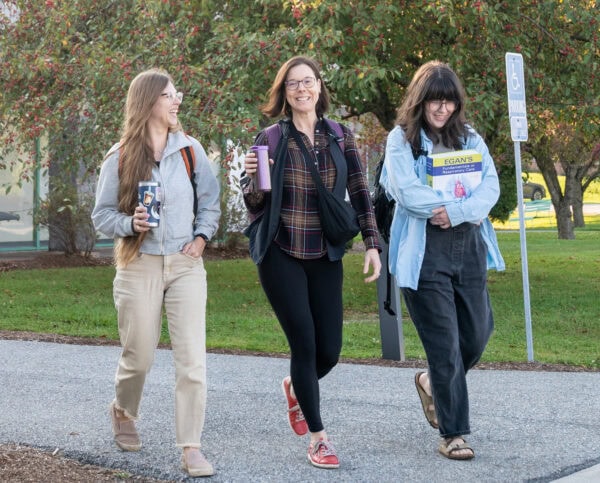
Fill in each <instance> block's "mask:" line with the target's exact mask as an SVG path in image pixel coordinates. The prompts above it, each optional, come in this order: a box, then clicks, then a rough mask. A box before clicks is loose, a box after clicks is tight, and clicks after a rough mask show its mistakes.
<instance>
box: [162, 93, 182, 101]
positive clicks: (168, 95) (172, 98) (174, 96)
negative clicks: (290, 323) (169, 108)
mask: <svg viewBox="0 0 600 483" xmlns="http://www.w3.org/2000/svg"><path fill="white" fill-rule="evenodd" d="M161 96H163V97H166V98H167V99H169V101H171V104H173V103H174V102H175V99H177V100H178V101H179V102H181V101H183V92H176V93H175V94H173V93H172V92H163V93H162V94H161Z"/></svg>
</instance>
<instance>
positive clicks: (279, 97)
mask: <svg viewBox="0 0 600 483" xmlns="http://www.w3.org/2000/svg"><path fill="white" fill-rule="evenodd" d="M298 65H307V66H308V67H310V69H311V70H312V71H313V73H314V75H315V79H317V81H321V93H320V94H319V100H318V101H317V105H316V106H315V109H316V111H317V117H322V116H323V114H325V113H326V112H327V109H329V92H327V87H326V86H325V83H324V82H323V78H322V77H321V74H320V72H319V65H318V64H317V62H316V61H315V60H313V59H311V58H310V57H304V56H302V55H298V56H296V57H292V58H291V59H290V60H288V61H287V62H286V63H285V64H283V65H282V66H281V67H280V68H279V70H278V71H277V75H276V76H275V80H274V81H273V85H272V86H271V88H270V89H269V100H268V101H267V103H266V104H265V105H263V106H262V107H261V111H262V112H263V113H264V114H265V115H267V116H269V117H279V116H281V115H285V116H287V117H290V118H291V117H292V109H291V107H290V106H289V105H288V104H287V102H285V81H286V78H287V75H288V72H289V71H290V70H291V69H293V68H294V67H296V66H298Z"/></svg>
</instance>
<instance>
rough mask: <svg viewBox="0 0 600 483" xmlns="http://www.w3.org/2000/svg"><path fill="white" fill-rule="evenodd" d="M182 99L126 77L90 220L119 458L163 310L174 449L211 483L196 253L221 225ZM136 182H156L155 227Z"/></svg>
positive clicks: (150, 76)
mask: <svg viewBox="0 0 600 483" xmlns="http://www.w3.org/2000/svg"><path fill="white" fill-rule="evenodd" d="M182 100H183V95H182V94H181V93H180V92H177V91H176V89H175V86H174V85H173V80H172V79H171V77H170V76H169V75H168V74H167V73H166V72H164V71H162V70H158V69H152V70H148V71H145V72H142V73H140V74H139V75H137V76H136V77H135V79H133V81H132V82H131V85H130V86H129V92H128V93H127V100H126V103H125V121H124V125H123V133H122V136H121V140H120V142H119V143H117V144H115V145H114V146H113V147H112V148H111V149H110V150H109V152H108V154H107V155H106V157H105V159H104V162H103V164H102V168H101V170H100V177H99V180H98V187H97V191H96V204H95V207H94V210H93V212H92V219H93V222H94V225H95V227H96V229H97V230H99V231H100V232H102V233H104V234H105V235H107V236H108V237H110V238H114V240H115V248H114V252H115V253H114V258H115V265H116V275H115V279H114V283H113V298H114V302H115V306H116V308H117V318H118V324H119V337H120V339H121V345H122V352H121V356H120V359H119V363H118V366H117V371H116V375H115V398H114V400H113V402H112V403H111V405H110V416H111V421H112V429H113V433H114V441H115V444H116V445H117V446H118V447H119V448H120V449H121V450H123V451H138V450H139V449H140V448H141V446H142V443H141V440H140V437H139V435H138V432H137V430H136V427H135V420H136V419H137V418H138V414H139V408H140V402H141V398H142V392H143V388H144V382H145V380H146V375H147V374H148V372H149V371H150V368H151V366H152V362H153V360H154V351H155V349H156V347H157V345H158V342H159V339H160V335H161V325H162V313H163V305H164V309H165V313H166V316H167V322H168V327H169V335H170V338H171V346H172V349H173V357H174V360H175V425H176V445H177V446H178V447H180V448H182V449H183V454H182V467H183V469H184V470H185V471H187V473H188V474H189V475H191V476H209V475H212V474H213V473H214V470H213V467H212V465H211V464H210V463H209V462H208V461H207V460H206V459H205V458H204V456H203V454H202V453H201V452H200V438H201V435H202V429H203V426H204V415H205V408H206V394H207V391H206V347H205V345H206V335H205V327H206V325H205V320H206V317H205V311H206V271H205V270H204V263H203V260H202V255H203V253H204V249H205V247H206V243H207V241H208V240H209V239H210V238H211V237H212V236H213V235H214V234H215V232H216V230H217V226H218V222H219V216H220V204H219V184H218V182H217V179H216V177H215V176H214V175H213V173H212V170H211V166H210V162H209V160H208V157H207V156H206V153H205V151H204V149H203V147H202V146H201V144H200V143H199V142H198V141H197V140H196V139H194V138H192V137H190V136H187V135H186V134H185V133H184V132H183V130H182V127H181V124H180V123H179V120H178V112H179V107H180V106H181V102H182ZM184 156H185V157H186V158H187V160H188V161H190V162H189V163H188V162H187V161H186V160H185V158H184ZM194 160H195V161H194ZM188 167H189V173H188ZM141 181H157V182H159V183H160V207H159V210H160V211H159V223H158V226H155V225H154V224H152V225H151V224H150V223H149V222H148V216H149V214H148V212H147V209H146V207H145V206H144V205H143V204H142V203H140V202H138V183H139V182H141ZM156 195H158V192H157V194H156ZM157 198H158V196H157ZM153 214H155V213H153Z"/></svg>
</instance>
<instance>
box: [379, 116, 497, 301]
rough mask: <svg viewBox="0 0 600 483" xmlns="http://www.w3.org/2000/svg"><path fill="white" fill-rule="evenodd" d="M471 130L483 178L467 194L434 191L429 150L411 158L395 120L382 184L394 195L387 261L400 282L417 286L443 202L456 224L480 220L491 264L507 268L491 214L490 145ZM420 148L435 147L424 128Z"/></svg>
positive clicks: (494, 175)
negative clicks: (428, 231) (430, 228)
mask: <svg viewBox="0 0 600 483" xmlns="http://www.w3.org/2000/svg"><path fill="white" fill-rule="evenodd" d="M469 132H470V135H469V136H468V138H467V140H466V143H465V144H464V145H463V149H475V150H476V151H478V152H480V153H481V154H482V173H481V178H482V179H481V183H480V184H479V186H477V187H476V188H475V189H474V190H473V192H472V193H471V195H470V196H469V197H468V198H461V199H456V198H454V197H453V196H451V194H444V193H442V192H441V191H436V190H434V189H433V188H431V187H429V186H428V185H427V173H426V163H427V157H426V156H425V155H421V156H419V158H418V159H416V160H415V159H414V158H413V154H412V150H411V147H410V144H409V143H408V142H407V141H406V138H405V136H404V131H403V130H402V128H401V127H400V126H396V127H395V128H394V129H392V131H390V133H389V135H388V138H387V145H386V151H385V161H384V164H383V169H382V171H381V180H380V183H381V185H382V186H383V187H384V188H385V190H386V192H387V195H388V197H390V198H393V199H394V200H395V201H396V208H395V211H394V220H393V221H392V227H391V232H390V246H389V255H388V263H389V268H390V272H391V273H392V274H393V275H394V277H395V278H396V284H397V285H398V286H399V287H408V288H412V289H414V290H416V289H417V286H418V283H419V274H420V272H421V266H422V264H423V257H424V255H425V236H426V235H425V228H426V223H427V219H428V218H431V217H432V216H433V213H432V210H433V209H434V208H438V207H440V206H445V207H446V211H447V213H448V217H449V218H450V223H451V224H452V226H457V225H460V224H461V223H465V222H468V223H474V224H479V226H480V228H481V234H482V236H483V239H484V241H485V243H486V245H487V248H488V256H487V262H488V269H489V268H495V269H496V270H504V268H505V266H504V260H503V258H502V255H501V254H500V249H499V248H498V241H497V239H496V233H495V232H494V228H493V227H492V224H491V222H490V220H489V219H488V214H489V212H490V210H491V209H492V207H493V206H494V205H495V204H496V202H497V201H498V197H499V196H500V185H499V183H498V174H497V173H496V168H495V167H494V162H493V160H492V157H491V156H490V153H489V151H488V148H487V146H486V144H485V142H484V141H483V139H482V138H481V136H480V135H479V134H477V133H476V132H475V131H474V130H473V129H471V128H469ZM421 139H422V146H421V147H422V149H423V150H425V151H427V152H428V153H431V152H432V150H433V143H432V141H431V140H430V139H429V138H428V137H427V136H426V134H425V131H423V130H421Z"/></svg>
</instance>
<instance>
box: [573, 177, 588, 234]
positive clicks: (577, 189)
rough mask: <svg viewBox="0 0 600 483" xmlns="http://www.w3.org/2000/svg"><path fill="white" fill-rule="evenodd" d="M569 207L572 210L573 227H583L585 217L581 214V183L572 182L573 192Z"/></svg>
mask: <svg viewBox="0 0 600 483" xmlns="http://www.w3.org/2000/svg"><path fill="white" fill-rule="evenodd" d="M571 208H572V212H573V226H574V227H575V228H583V227H584V226H585V218H584V216H583V191H582V190H581V183H579V182H575V183H573V192H572V196H571Z"/></svg>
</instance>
